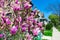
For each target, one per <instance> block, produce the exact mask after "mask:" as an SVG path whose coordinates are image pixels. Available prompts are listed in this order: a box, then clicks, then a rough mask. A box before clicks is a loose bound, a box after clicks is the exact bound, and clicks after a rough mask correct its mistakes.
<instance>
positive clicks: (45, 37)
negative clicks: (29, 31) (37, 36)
mask: <svg viewBox="0 0 60 40" xmlns="http://www.w3.org/2000/svg"><path fill="white" fill-rule="evenodd" d="M42 39H47V40H52V37H50V36H43V37H42Z"/></svg>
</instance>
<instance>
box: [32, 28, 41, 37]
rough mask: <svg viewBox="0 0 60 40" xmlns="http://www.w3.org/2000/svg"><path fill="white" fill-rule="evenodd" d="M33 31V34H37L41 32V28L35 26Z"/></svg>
mask: <svg viewBox="0 0 60 40" xmlns="http://www.w3.org/2000/svg"><path fill="white" fill-rule="evenodd" d="M32 32H33V35H34V36H36V35H38V33H39V32H40V30H39V28H35V29H33V31H32Z"/></svg>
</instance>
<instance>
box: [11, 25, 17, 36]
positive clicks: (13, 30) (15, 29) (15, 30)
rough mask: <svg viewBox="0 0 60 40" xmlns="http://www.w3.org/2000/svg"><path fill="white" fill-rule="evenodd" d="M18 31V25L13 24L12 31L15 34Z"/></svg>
mask: <svg viewBox="0 0 60 40" xmlns="http://www.w3.org/2000/svg"><path fill="white" fill-rule="evenodd" d="M17 31H18V29H17V27H16V26H13V27H12V28H11V29H10V33H11V34H13V35H14V34H16V33H17Z"/></svg>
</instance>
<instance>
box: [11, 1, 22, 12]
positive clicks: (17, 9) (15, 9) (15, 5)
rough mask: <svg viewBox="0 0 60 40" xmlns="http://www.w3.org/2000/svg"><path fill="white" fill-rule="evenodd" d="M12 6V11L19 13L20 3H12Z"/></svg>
mask: <svg viewBox="0 0 60 40" xmlns="http://www.w3.org/2000/svg"><path fill="white" fill-rule="evenodd" d="M11 6H12V8H13V10H14V11H19V10H21V6H20V3H19V2H18V3H14V4H13V5H11Z"/></svg>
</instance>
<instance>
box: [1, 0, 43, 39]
mask: <svg viewBox="0 0 60 40" xmlns="http://www.w3.org/2000/svg"><path fill="white" fill-rule="evenodd" d="M1 2H2V3H1ZM5 2H6V0H1V1H0V8H1V9H2V10H0V11H1V12H0V15H1V16H0V31H2V33H0V38H3V35H4V34H5V35H6V34H7V32H9V33H8V34H9V35H10V37H11V36H14V35H18V34H19V35H22V34H24V38H27V39H26V40H32V38H33V37H34V36H37V35H38V33H39V32H40V30H43V28H42V23H41V22H38V21H36V20H35V17H36V16H37V14H38V12H37V10H35V9H34V10H32V9H31V8H32V5H31V4H30V0H29V1H28V0H25V1H22V0H20V1H18V0H15V1H14V0H12V1H11V2H10V5H8V4H9V2H8V4H7V5H6V4H4V3H5ZM5 6H6V7H5ZM18 37H19V36H18ZM5 38H6V40H7V39H8V38H7V35H6V36H5ZM24 38H23V39H24Z"/></svg>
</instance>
